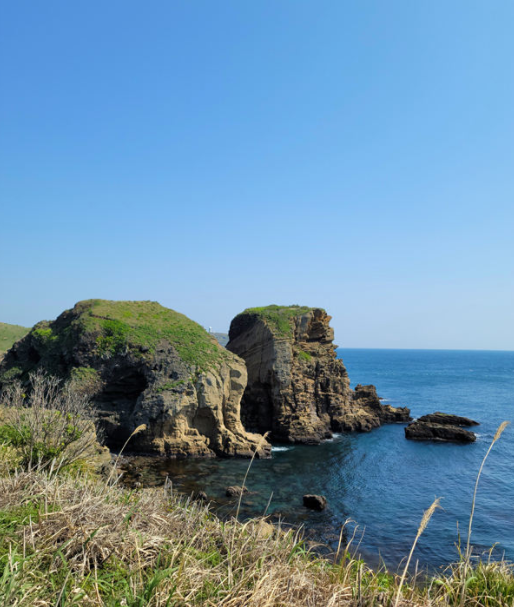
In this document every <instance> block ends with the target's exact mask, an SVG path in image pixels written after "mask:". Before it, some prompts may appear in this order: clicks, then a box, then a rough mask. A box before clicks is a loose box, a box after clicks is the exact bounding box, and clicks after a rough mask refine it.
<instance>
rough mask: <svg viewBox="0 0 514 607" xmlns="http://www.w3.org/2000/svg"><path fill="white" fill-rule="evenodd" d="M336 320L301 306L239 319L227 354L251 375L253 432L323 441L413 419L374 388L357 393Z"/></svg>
mask: <svg viewBox="0 0 514 607" xmlns="http://www.w3.org/2000/svg"><path fill="white" fill-rule="evenodd" d="M330 319H331V317H330V316H328V314H327V313H326V312H325V310H322V309H321V308H306V307H300V306H289V307H283V306H268V307H265V308H252V309H249V310H245V311H244V312H243V313H241V314H239V315H238V316H236V317H235V318H234V320H233V321H232V323H231V326H230V332H229V337H230V341H229V343H228V344H227V349H228V350H230V351H231V352H234V353H235V354H237V355H238V356H241V357H242V358H243V359H244V360H245V362H246V366H247V370H248V385H247V387H246V390H245V392H244V396H243V399H242V403H241V417H242V421H243V424H244V426H245V428H246V429H248V430H251V431H254V432H261V433H264V432H267V431H271V432H272V437H273V438H274V439H275V440H280V441H285V442H295V443H306V444H316V443H319V442H320V441H322V440H323V439H325V438H330V437H331V436H332V432H340V431H345V430H348V431H352V430H359V431H369V430H371V429H372V428H376V427H377V426H380V425H381V424H382V423H386V422H397V421H402V422H406V421H409V420H410V419H411V418H410V412H409V410H408V409H407V408H400V409H395V408H394V407H391V406H382V405H381V403H380V399H379V398H378V396H377V393H376V390H375V388H374V386H357V388H356V389H355V391H353V390H351V389H350V380H349V378H348V374H347V372H346V369H345V367H344V365H343V362H342V361H341V360H339V359H337V358H336V353H335V349H336V347H337V346H335V345H334V344H333V339H334V332H333V329H332V328H331V327H330V326H329V321H330Z"/></svg>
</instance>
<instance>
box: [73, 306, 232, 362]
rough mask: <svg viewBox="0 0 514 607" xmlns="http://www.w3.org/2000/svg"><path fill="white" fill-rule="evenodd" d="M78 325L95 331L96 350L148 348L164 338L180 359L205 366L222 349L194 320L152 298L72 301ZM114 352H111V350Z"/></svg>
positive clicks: (215, 359)
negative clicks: (97, 335)
mask: <svg viewBox="0 0 514 607" xmlns="http://www.w3.org/2000/svg"><path fill="white" fill-rule="evenodd" d="M73 312H75V313H78V314H79V319H78V320H79V322H80V325H81V328H82V329H83V330H85V331H86V332H97V333H99V337H98V338H97V344H98V348H99V350H100V351H102V350H106V349H107V350H110V351H111V352H113V351H116V349H119V348H120V347H121V346H123V345H127V346H129V347H130V346H132V347H134V346H136V347H139V346H142V347H145V348H148V350H149V351H153V350H155V347H156V346H157V344H158V343H159V342H160V341H161V340H163V339H164V340H166V341H168V342H169V343H170V344H171V345H172V346H173V347H174V348H175V349H176V350H177V352H178V354H179V356H180V357H181V358H182V360H184V362H186V363H188V364H192V365H196V366H197V367H199V368H202V369H204V368H207V367H209V366H210V365H211V364H213V363H215V362H217V361H218V360H220V359H221V358H222V357H223V355H224V352H225V351H224V350H223V349H222V348H221V347H220V346H219V345H218V343H217V342H216V340H215V339H214V338H213V337H212V336H210V335H209V334H208V333H207V331H206V330H205V329H204V328H203V327H201V326H200V325H199V324H198V323H196V322H194V321H193V320H191V319H190V318H188V317H187V316H185V315H184V314H180V313H179V312H175V310H170V309H169V308H165V307H164V306H161V305H160V304H159V303H157V302H154V301H108V300H103V299H90V300H87V301H81V302H79V303H78V304H76V305H75V307H74V308H73ZM113 353H115V352H113Z"/></svg>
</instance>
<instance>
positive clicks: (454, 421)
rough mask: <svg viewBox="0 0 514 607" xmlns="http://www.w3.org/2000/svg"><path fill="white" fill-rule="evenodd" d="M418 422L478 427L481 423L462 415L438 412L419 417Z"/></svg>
mask: <svg viewBox="0 0 514 607" xmlns="http://www.w3.org/2000/svg"><path fill="white" fill-rule="evenodd" d="M416 422H428V423H431V424H443V425H445V426H448V425H450V426H478V425H479V423H478V422H476V421H475V420H473V419H470V418H469V417H462V416H460V415H452V414H451V413H441V412H440V411H436V412H435V413H429V414H428V415H423V416H421V417H419V418H418V419H417V420H416Z"/></svg>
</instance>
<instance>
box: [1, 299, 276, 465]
mask: <svg viewBox="0 0 514 607" xmlns="http://www.w3.org/2000/svg"><path fill="white" fill-rule="evenodd" d="M40 368H42V369H44V370H46V371H47V372H48V373H50V374H53V375H58V376H60V377H62V378H64V379H66V380H69V381H71V382H73V384H74V386H75V388H76V389H79V390H85V391H87V392H88V394H89V395H90V397H91V399H92V401H93V402H94V404H95V409H96V413H97V424H98V426H99V427H100V428H101V429H102V430H103V432H104V434H105V438H106V443H107V445H108V446H110V447H111V448H114V449H116V448H119V447H121V446H122V445H123V444H124V442H125V441H126V440H127V439H128V438H129V436H130V435H131V434H132V433H133V432H134V431H135V430H136V429H137V428H139V431H138V432H136V433H135V434H134V435H133V437H132V439H131V441H130V444H129V447H128V449H129V450H130V451H140V452H147V453H158V454H162V455H167V456H169V457H186V456H214V455H220V456H229V455H236V456H251V455H252V453H253V452H254V450H255V449H256V448H258V449H259V455H260V456H268V455H269V454H270V449H271V448H270V445H269V444H268V443H267V442H266V441H265V440H263V439H262V437H260V436H258V435H255V434H252V433H249V432H247V431H245V429H244V428H243V425H242V424H241V420H240V402H241V397H242V395H243V392H244V390H245V387H246V381H247V373H246V367H245V364H244V362H243V361H242V360H241V359H240V358H238V357H237V356H236V355H234V354H232V353H231V352H228V351H227V350H225V349H224V348H222V347H221V346H220V345H219V344H218V343H217V341H216V339H215V338H214V337H213V336H210V335H209V334H208V333H207V332H206V331H205V330H204V329H203V328H202V327H200V326H199V325H197V324H196V323H194V322H193V321H191V320H190V319H188V318H187V317H186V316H184V315H182V314H179V313H177V312H174V311H173V310H169V309H167V308H164V307H162V306H160V305H159V304H157V303H154V302H110V301H104V300H89V301H84V302H80V303H78V304H77V305H76V306H75V307H74V308H73V309H71V310H67V311H65V312H64V313H63V314H61V315H60V316H59V317H58V318H57V320H55V321H53V322H42V323H39V324H38V325H36V326H35V327H34V328H33V329H32V330H31V331H30V333H29V334H28V335H27V336H26V337H25V338H23V339H22V340H21V341H19V342H17V343H16V344H15V345H14V346H13V347H12V348H11V350H9V352H8V353H7V354H6V356H5V358H4V360H3V361H2V363H1V364H0V387H1V385H2V384H6V383H8V382H9V381H12V380H13V379H16V378H20V379H21V380H22V381H23V380H25V379H26V378H27V377H28V374H29V373H30V372H31V371H33V370H36V369H40ZM143 426H144V427H143Z"/></svg>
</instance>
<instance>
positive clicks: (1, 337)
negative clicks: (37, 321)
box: [0, 322, 30, 355]
mask: <svg viewBox="0 0 514 607" xmlns="http://www.w3.org/2000/svg"><path fill="white" fill-rule="evenodd" d="M29 331H30V329H28V328H26V327H20V326H19V325H8V324H7V323H5V322H0V355H2V354H4V353H5V352H7V350H9V348H10V347H11V346H12V345H13V343H14V342H15V341H18V339H21V338H22V337H23V336H24V335H26V334H27V333H28V332H29Z"/></svg>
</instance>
